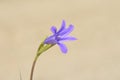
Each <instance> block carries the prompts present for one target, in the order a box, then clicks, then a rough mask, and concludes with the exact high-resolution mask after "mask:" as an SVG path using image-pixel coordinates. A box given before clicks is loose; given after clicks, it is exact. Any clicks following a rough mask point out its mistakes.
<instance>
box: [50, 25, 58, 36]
mask: <svg viewBox="0 0 120 80" xmlns="http://www.w3.org/2000/svg"><path fill="white" fill-rule="evenodd" d="M51 31H52V33H53V34H55V33H56V32H57V28H56V27H55V26H52V27H51Z"/></svg>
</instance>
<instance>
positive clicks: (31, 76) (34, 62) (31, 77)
mask: <svg viewBox="0 0 120 80" xmlns="http://www.w3.org/2000/svg"><path fill="white" fill-rule="evenodd" d="M37 59H38V56H36V57H35V59H34V61H33V64H32V68H31V74H30V80H33V72H34V68H35V64H36V61H37Z"/></svg>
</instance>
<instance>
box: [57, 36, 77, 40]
mask: <svg viewBox="0 0 120 80" xmlns="http://www.w3.org/2000/svg"><path fill="white" fill-rule="evenodd" d="M72 40H77V39H76V38H75V37H71V36H69V37H63V38H61V39H59V41H72Z"/></svg>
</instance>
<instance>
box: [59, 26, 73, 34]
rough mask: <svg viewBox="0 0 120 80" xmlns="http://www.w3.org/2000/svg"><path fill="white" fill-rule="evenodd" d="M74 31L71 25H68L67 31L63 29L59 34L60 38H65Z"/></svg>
mask: <svg viewBox="0 0 120 80" xmlns="http://www.w3.org/2000/svg"><path fill="white" fill-rule="evenodd" d="M73 29H74V26H73V25H69V27H68V28H67V29H64V30H63V31H62V32H60V34H59V35H60V36H67V35H68V34H69V33H71V32H72V31H73Z"/></svg>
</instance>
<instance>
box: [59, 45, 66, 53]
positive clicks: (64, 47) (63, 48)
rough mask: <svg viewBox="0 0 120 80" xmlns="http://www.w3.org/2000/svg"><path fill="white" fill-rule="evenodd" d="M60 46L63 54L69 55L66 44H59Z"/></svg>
mask: <svg viewBox="0 0 120 80" xmlns="http://www.w3.org/2000/svg"><path fill="white" fill-rule="evenodd" d="M58 45H59V47H60V49H61V51H62V52H63V53H67V47H66V46H65V44H63V43H58Z"/></svg>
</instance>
